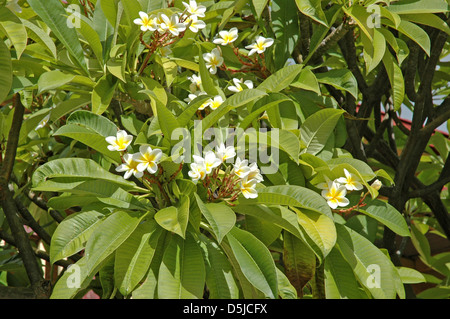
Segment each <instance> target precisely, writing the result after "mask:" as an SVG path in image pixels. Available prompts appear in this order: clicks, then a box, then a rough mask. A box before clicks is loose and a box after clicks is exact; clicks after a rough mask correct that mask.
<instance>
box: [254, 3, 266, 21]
mask: <svg viewBox="0 0 450 319" xmlns="http://www.w3.org/2000/svg"><path fill="white" fill-rule="evenodd" d="M268 2H269V0H252V4H253V7H254V8H255V11H256V16H257V17H258V18H261V13H262V12H263V10H264V8H265V7H266V5H267V3H268Z"/></svg>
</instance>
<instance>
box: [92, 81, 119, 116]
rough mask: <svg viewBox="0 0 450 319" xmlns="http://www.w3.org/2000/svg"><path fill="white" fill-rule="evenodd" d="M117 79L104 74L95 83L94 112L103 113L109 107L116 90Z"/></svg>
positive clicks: (93, 94) (93, 93) (93, 92)
mask: <svg viewBox="0 0 450 319" xmlns="http://www.w3.org/2000/svg"><path fill="white" fill-rule="evenodd" d="M116 86H117V81H114V82H113V78H112V76H111V75H104V76H102V77H101V78H100V79H99V80H98V81H97V84H95V87H94V90H93V91H92V101H91V102H92V112H94V113H96V114H103V112H105V111H106V109H107V108H108V107H109V104H110V103H111V100H112V98H113V96H114V93H115V91H116Z"/></svg>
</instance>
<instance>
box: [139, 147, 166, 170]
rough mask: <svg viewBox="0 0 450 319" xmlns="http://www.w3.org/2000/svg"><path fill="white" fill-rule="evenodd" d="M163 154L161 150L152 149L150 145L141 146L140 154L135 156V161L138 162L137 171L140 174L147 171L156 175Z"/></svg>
mask: <svg viewBox="0 0 450 319" xmlns="http://www.w3.org/2000/svg"><path fill="white" fill-rule="evenodd" d="M162 155H163V153H162V151H161V150H160V149H159V148H155V149H154V150H152V148H151V147H150V146H149V145H141V146H140V147H139V153H136V154H134V155H133V159H134V160H135V161H136V162H138V163H139V164H138V166H137V169H138V171H140V172H143V171H145V170H147V171H148V172H149V173H150V174H155V173H156V171H157V170H158V163H159V160H160V159H161V157H162Z"/></svg>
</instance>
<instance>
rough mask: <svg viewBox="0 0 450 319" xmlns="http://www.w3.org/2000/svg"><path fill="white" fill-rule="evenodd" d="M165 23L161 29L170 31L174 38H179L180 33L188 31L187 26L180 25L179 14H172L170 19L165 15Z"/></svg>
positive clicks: (162, 17) (163, 17)
mask: <svg viewBox="0 0 450 319" xmlns="http://www.w3.org/2000/svg"><path fill="white" fill-rule="evenodd" d="M161 19H162V20H163V22H162V23H161V29H162V30H164V31H169V32H170V33H172V35H174V36H178V35H179V34H180V32H183V31H184V30H186V25H185V24H184V23H180V17H179V16H178V14H172V15H171V16H170V19H169V17H168V16H166V15H165V14H162V15H161Z"/></svg>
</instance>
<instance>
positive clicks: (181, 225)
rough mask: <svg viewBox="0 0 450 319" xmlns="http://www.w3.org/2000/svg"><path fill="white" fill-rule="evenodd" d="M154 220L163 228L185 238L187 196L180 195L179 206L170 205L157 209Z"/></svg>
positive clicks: (187, 218)
mask: <svg viewBox="0 0 450 319" xmlns="http://www.w3.org/2000/svg"><path fill="white" fill-rule="evenodd" d="M155 220H156V222H157V223H158V224H159V225H160V226H161V227H163V228H164V229H167V230H168V231H170V232H173V233H175V234H178V235H180V236H181V237H182V238H185V237H186V228H187V225H188V220H189V197H188V196H186V195H182V196H181V198H180V204H179V207H175V206H170V207H166V208H163V209H161V210H159V211H158V212H157V213H156V214H155Z"/></svg>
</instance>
